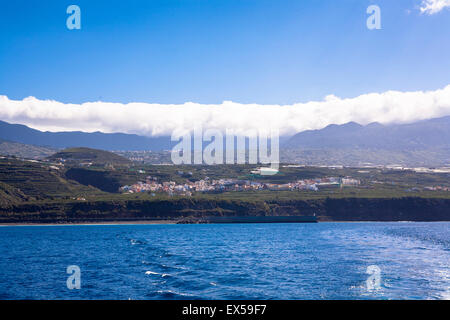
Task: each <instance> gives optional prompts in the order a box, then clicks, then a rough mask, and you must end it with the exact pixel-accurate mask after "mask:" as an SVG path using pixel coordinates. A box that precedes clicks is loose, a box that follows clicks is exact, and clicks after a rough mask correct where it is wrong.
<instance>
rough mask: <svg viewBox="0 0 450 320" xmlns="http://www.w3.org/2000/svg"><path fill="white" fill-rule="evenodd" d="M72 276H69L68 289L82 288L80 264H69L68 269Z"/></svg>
mask: <svg viewBox="0 0 450 320" xmlns="http://www.w3.org/2000/svg"><path fill="white" fill-rule="evenodd" d="M66 272H67V274H70V276H69V277H68V278H67V281H66V285H67V289H70V290H73V289H81V270H80V267H79V266H68V267H67V270H66Z"/></svg>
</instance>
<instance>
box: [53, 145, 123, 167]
mask: <svg viewBox="0 0 450 320" xmlns="http://www.w3.org/2000/svg"><path fill="white" fill-rule="evenodd" d="M47 159H48V160H53V161H57V160H63V161H69V162H77V163H80V162H90V163H92V164H96V165H105V164H112V165H115V164H117V165H126V164H130V163H131V161H130V160H128V159H127V158H124V157H122V156H119V155H117V154H115V153H112V152H108V151H104V150H97V149H91V148H69V149H65V150H62V151H60V152H57V153H55V154H53V155H51V156H49V157H48V158H47Z"/></svg>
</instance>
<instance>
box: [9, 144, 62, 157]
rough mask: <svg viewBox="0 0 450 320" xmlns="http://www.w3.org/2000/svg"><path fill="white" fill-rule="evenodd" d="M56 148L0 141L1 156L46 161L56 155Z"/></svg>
mask: <svg viewBox="0 0 450 320" xmlns="http://www.w3.org/2000/svg"><path fill="white" fill-rule="evenodd" d="M56 151H57V150H56V149H55V148H49V147H40V146H34V145H31V144H23V143H19V142H11V141H5V140H1V139H0V155H3V156H15V157H18V158H25V159H44V158H45V157H48V156H50V155H52V154H53V153H55V152H56Z"/></svg>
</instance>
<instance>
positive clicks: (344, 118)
mask: <svg viewBox="0 0 450 320" xmlns="http://www.w3.org/2000/svg"><path fill="white" fill-rule="evenodd" d="M446 115H450V85H448V86H446V87H445V88H443V89H439V90H435V91H426V92H423V91H416V92H399V91H387V92H384V93H370V94H364V95H361V96H358V97H356V98H351V99H341V98H338V97H336V96H333V95H330V96H327V97H326V98H325V100H324V101H312V102H307V103H297V104H293V105H282V106H280V105H258V104H240V103H235V102H228V101H225V102H223V103H222V104H219V105H204V104H197V103H191V102H188V103H184V104H182V105H161V104H148V103H128V104H120V103H107V102H89V103H83V104H81V105H80V104H64V103H61V102H57V101H50V100H38V99H36V98H33V97H29V98H25V99H23V100H20V101H16V100H10V99H8V97H6V96H0V119H1V120H4V121H7V122H11V123H21V124H25V125H28V126H30V127H33V128H36V129H39V130H49V131H76V130H80V131H86V132H93V131H102V132H126V133H137V134H141V135H147V136H158V135H171V134H172V132H173V131H175V130H190V129H192V128H193V127H194V126H202V127H203V128H215V129H220V130H223V131H224V130H226V129H230V130H234V132H235V133H238V134H239V133H243V134H246V132H247V133H248V132H249V130H260V129H268V128H270V129H279V131H280V134H283V135H284V134H295V133H297V132H300V131H303V130H308V129H320V128H323V127H325V126H327V125H329V124H343V123H347V122H349V121H355V122H358V123H361V124H368V123H371V122H380V123H383V124H386V123H407V122H413V121H417V120H424V119H429V118H435V117H441V116H446Z"/></svg>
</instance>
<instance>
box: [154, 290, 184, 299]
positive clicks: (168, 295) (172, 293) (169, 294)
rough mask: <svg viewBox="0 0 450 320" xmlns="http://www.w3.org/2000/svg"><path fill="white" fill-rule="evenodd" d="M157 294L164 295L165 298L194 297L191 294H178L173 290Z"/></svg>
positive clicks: (161, 291) (160, 291)
mask: <svg viewBox="0 0 450 320" xmlns="http://www.w3.org/2000/svg"><path fill="white" fill-rule="evenodd" d="M157 293H158V294H160V295H162V296H163V297H164V298H175V297H177V296H179V297H192V295H191V294H188V293H181V292H176V291H173V290H158V291H157Z"/></svg>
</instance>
